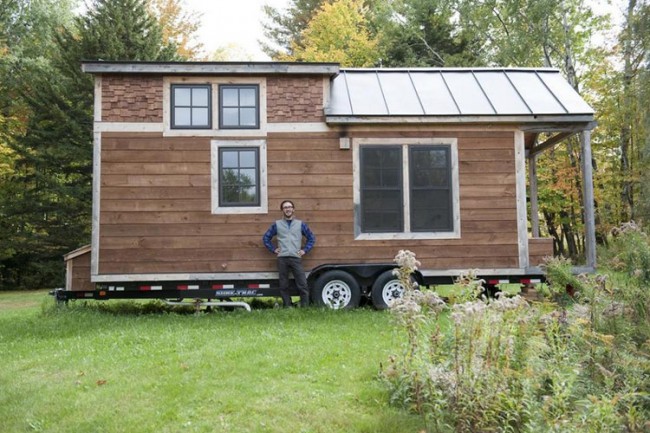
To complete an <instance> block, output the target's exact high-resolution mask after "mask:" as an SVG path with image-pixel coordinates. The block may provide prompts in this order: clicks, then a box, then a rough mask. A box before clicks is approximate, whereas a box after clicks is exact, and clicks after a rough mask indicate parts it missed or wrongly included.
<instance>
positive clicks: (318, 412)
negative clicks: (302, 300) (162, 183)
mask: <svg viewBox="0 0 650 433" xmlns="http://www.w3.org/2000/svg"><path fill="white" fill-rule="evenodd" d="M154 307H155V304H154V306H153V307H152V304H144V305H143V304H142V303H140V304H135V303H124V302H122V303H118V302H117V301H107V302H104V301H102V302H100V301H89V302H88V303H85V302H76V303H74V302H73V303H71V304H70V305H69V306H67V307H64V308H57V307H54V301H53V300H52V299H51V297H49V296H48V295H47V292H44V291H40V292H10V293H7V292H0V354H1V355H0V356H1V359H2V369H1V370H0V430H1V431H3V432H4V431H6V432H29V431H45V432H125V431H129V432H368V433H370V432H376V433H383V432H417V431H420V430H421V429H422V423H421V419H420V418H419V417H417V416H414V415H411V414H408V413H405V412H402V411H400V410H398V409H396V408H393V407H391V406H389V405H388V402H387V400H388V395H387V391H386V389H385V387H384V385H383V384H382V383H381V382H380V381H379V380H378V379H377V375H378V372H379V369H380V364H381V363H382V362H385V361H386V360H387V358H388V356H389V354H391V353H393V352H394V351H395V350H396V349H395V348H397V347H401V343H400V341H401V338H402V336H401V335H399V334H398V333H397V331H395V329H394V326H393V325H392V323H391V318H390V316H389V314H388V313H386V312H379V311H374V310H371V309H357V310H354V311H328V310H320V309H306V310H299V309H294V310H277V309H257V310H254V311H253V312H251V313H247V312H245V311H241V310H238V311H233V312H223V311H215V312H213V313H209V314H207V313H200V314H178V313H174V312H169V311H168V310H166V309H164V308H157V307H156V308H154Z"/></svg>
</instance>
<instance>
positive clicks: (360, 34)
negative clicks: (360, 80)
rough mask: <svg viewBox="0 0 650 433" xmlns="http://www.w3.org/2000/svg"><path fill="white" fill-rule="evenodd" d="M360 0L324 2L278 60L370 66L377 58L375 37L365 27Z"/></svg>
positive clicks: (366, 26)
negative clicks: (297, 40)
mask: <svg viewBox="0 0 650 433" xmlns="http://www.w3.org/2000/svg"><path fill="white" fill-rule="evenodd" d="M365 13H366V10H365V8H364V6H363V0H336V1H334V2H332V3H324V4H323V5H322V6H321V8H320V9H319V10H317V11H316V12H315V13H314V15H313V17H312V19H311V20H310V21H309V23H308V24H307V27H306V28H305V29H304V30H303V31H302V32H301V37H300V45H298V43H296V42H293V43H292V50H291V51H292V54H291V55H288V56H280V57H279V60H292V61H307V62H337V63H340V64H341V65H342V66H347V67H353V66H354V67H364V66H372V65H374V64H375V63H376V62H377V60H378V59H379V57H380V55H379V53H378V52H377V40H376V39H375V38H373V37H372V36H371V34H370V32H369V30H368V25H367V20H366V18H365Z"/></svg>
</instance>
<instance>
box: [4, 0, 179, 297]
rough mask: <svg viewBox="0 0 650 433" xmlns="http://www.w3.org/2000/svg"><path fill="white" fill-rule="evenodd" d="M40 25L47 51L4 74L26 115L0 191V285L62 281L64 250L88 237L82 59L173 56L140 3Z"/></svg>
mask: <svg viewBox="0 0 650 433" xmlns="http://www.w3.org/2000/svg"><path fill="white" fill-rule="evenodd" d="M41 1H42V2H44V0H41ZM34 3H38V2H37V1H35V2H34ZM50 3H52V4H54V3H59V2H50ZM25 4H30V5H31V4H32V2H27V1H25ZM40 29H42V30H43V36H42V37H43V38H44V39H46V40H47V43H44V44H43V46H45V47H47V46H52V47H53V48H54V49H52V51H51V52H50V51H43V52H42V55H41V56H40V57H36V56H35V57H34V58H28V57H25V56H21V57H17V58H16V60H15V61H14V62H12V64H11V71H10V72H11V73H10V74H7V75H6V76H5V79H6V81H5V82H6V83H8V85H9V87H10V88H11V91H12V92H14V94H15V95H16V96H17V99H18V100H19V101H21V102H20V105H21V106H22V107H23V113H24V116H25V117H24V121H23V125H24V130H23V131H22V133H21V134H19V135H15V134H14V135H12V139H11V140H10V141H9V142H8V146H9V147H10V148H11V151H12V152H13V154H14V155H15V157H14V158H13V161H12V163H13V166H12V170H13V172H12V173H11V174H10V175H8V176H6V179H4V180H6V182H5V183H4V184H3V185H2V191H3V192H2V194H0V200H2V201H1V202H0V212H1V213H2V217H3V218H2V219H1V221H0V233H2V234H6V235H7V236H8V238H7V243H8V244H9V245H11V247H12V249H11V251H9V252H8V254H5V257H0V260H1V265H0V272H2V280H1V281H0V287H13V288H21V287H32V288H33V287H52V286H59V285H61V284H62V283H63V274H64V269H63V265H62V263H61V256H62V254H64V253H66V252H68V251H70V250H72V249H75V248H77V247H79V246H80V245H83V244H85V243H88V241H89V239H90V220H91V215H90V209H91V179H92V147H93V146H92V128H93V127H92V124H93V122H92V112H93V110H92V107H93V82H92V77H91V76H89V75H87V74H83V73H82V71H81V68H80V62H81V61H82V60H84V59H103V60H144V61H146V60H150V61H151V60H176V59H178V58H179V57H178V56H177V54H176V51H175V49H176V47H175V45H169V44H166V43H165V42H164V40H163V32H162V28H161V26H160V25H159V24H158V22H157V21H156V19H155V17H153V16H152V15H151V14H150V12H148V10H147V6H146V3H145V2H144V0H96V1H95V2H93V3H92V4H91V8H90V9H89V10H88V11H87V12H86V14H85V15H83V16H79V17H77V18H76V19H75V20H74V23H73V25H72V26H71V27H61V26H52V27H51V28H47V27H45V28H44V27H40ZM48 30H51V31H48ZM34 51H35V52H36V50H34ZM43 55H45V57H44V56H43Z"/></svg>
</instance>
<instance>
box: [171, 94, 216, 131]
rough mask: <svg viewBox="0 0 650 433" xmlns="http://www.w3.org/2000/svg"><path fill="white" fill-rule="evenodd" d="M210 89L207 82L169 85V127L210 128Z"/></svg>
mask: <svg viewBox="0 0 650 433" xmlns="http://www.w3.org/2000/svg"><path fill="white" fill-rule="evenodd" d="M211 96H212V89H211V86H210V85H209V84H172V85H171V127H172V128H173V129H210V128H211V127H212V120H211V119H212V97H211Z"/></svg>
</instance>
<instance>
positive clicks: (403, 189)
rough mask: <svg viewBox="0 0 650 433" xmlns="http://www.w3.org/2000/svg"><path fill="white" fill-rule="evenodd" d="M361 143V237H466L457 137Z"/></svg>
mask: <svg viewBox="0 0 650 433" xmlns="http://www.w3.org/2000/svg"><path fill="white" fill-rule="evenodd" d="M357 141H358V142H360V145H358V146H356V147H355V152H356V159H357V163H358V178H357V179H355V184H356V185H357V187H356V188H355V189H356V191H355V202H358V206H357V207H356V209H357V212H356V224H357V238H362V239H363V238H368V239H407V238H439V237H458V236H460V228H459V218H458V217H459V216H458V212H459V205H458V199H459V198H458V169H457V164H456V162H455V161H456V158H457V156H456V147H455V141H454V144H438V143H435V142H434V143H431V144H429V143H427V141H429V142H430V141H432V140H431V139H429V140H427V139H414V140H412V142H407V143H400V142H399V140H394V142H393V143H391V142H389V141H388V140H387V139H378V140H371V139H359V140H357Z"/></svg>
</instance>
